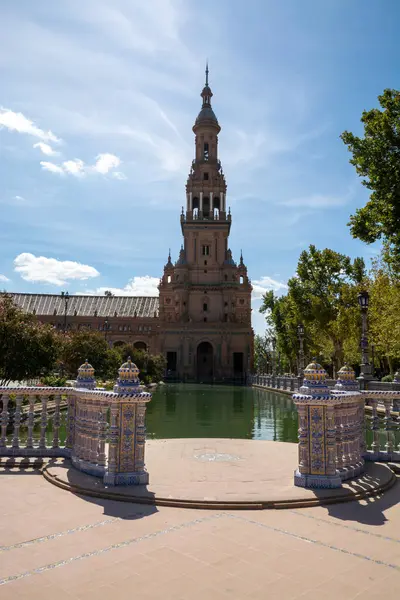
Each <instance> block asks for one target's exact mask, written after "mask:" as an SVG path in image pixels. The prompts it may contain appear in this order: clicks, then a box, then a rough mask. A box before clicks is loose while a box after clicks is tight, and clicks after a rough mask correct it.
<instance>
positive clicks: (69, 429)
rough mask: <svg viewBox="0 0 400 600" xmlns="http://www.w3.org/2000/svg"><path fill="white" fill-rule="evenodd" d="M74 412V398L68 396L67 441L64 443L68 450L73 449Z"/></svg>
mask: <svg viewBox="0 0 400 600" xmlns="http://www.w3.org/2000/svg"><path fill="white" fill-rule="evenodd" d="M75 411H76V396H75V394H71V395H69V396H68V416H67V439H66V441H65V447H66V448H70V449H72V448H74V447H75V418H76V415H75Z"/></svg>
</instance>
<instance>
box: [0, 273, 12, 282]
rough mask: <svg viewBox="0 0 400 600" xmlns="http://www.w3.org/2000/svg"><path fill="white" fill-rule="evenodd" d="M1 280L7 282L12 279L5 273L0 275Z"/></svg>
mask: <svg viewBox="0 0 400 600" xmlns="http://www.w3.org/2000/svg"><path fill="white" fill-rule="evenodd" d="M0 281H4V282H6V281H10V280H9V279H8V277H6V276H5V275H0Z"/></svg>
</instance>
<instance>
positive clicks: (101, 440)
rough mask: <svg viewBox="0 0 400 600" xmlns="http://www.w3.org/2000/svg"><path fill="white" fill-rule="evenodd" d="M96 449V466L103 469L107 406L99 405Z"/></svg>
mask: <svg viewBox="0 0 400 600" xmlns="http://www.w3.org/2000/svg"><path fill="white" fill-rule="evenodd" d="M98 428H99V429H98V447H97V464H98V465H100V466H101V467H104V466H105V465H106V462H107V455H106V438H107V405H104V404H100V408H99V420H98Z"/></svg>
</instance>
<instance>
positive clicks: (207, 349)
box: [197, 342, 214, 381]
mask: <svg viewBox="0 0 400 600" xmlns="http://www.w3.org/2000/svg"><path fill="white" fill-rule="evenodd" d="M213 377H214V350H213V347H212V346H211V344H210V342H201V343H200V344H199V345H198V346H197V379H198V381H212V380H213Z"/></svg>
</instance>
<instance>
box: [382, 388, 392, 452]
mask: <svg viewBox="0 0 400 600" xmlns="http://www.w3.org/2000/svg"><path fill="white" fill-rule="evenodd" d="M383 402H384V405H385V431H386V444H385V450H386V452H387V453H388V454H392V453H393V428H392V425H393V423H392V415H391V407H392V400H391V399H390V398H384V399H383Z"/></svg>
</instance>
